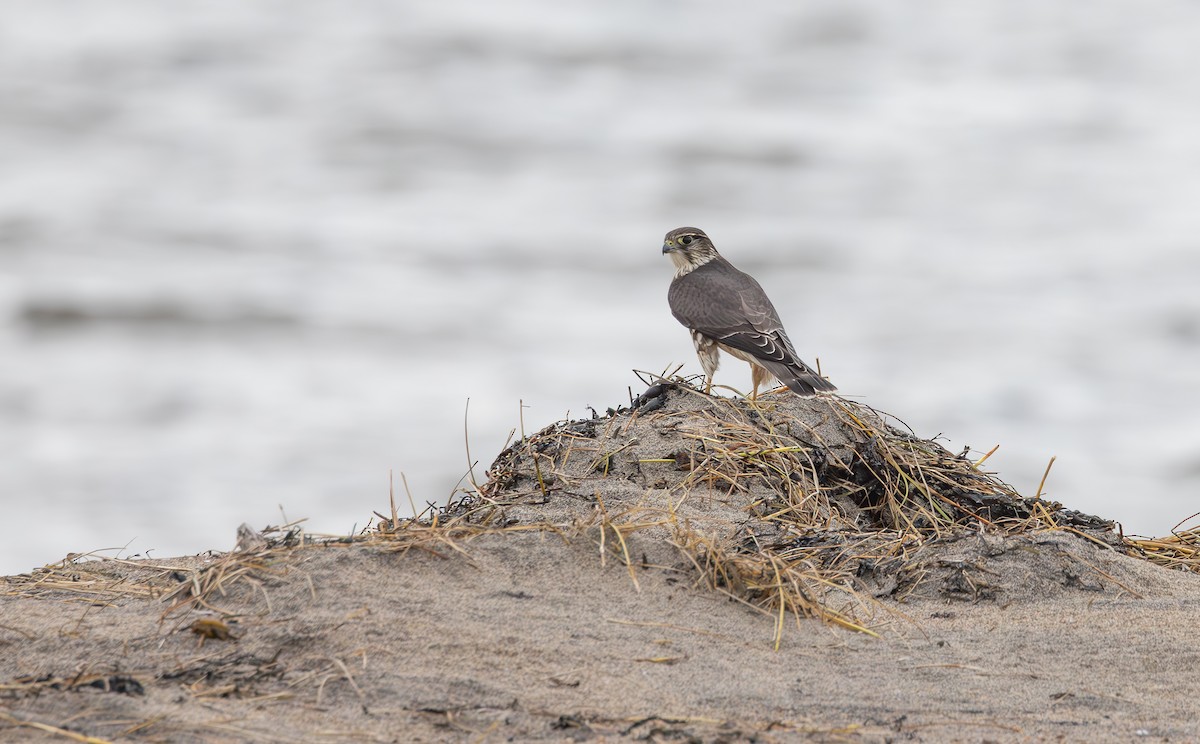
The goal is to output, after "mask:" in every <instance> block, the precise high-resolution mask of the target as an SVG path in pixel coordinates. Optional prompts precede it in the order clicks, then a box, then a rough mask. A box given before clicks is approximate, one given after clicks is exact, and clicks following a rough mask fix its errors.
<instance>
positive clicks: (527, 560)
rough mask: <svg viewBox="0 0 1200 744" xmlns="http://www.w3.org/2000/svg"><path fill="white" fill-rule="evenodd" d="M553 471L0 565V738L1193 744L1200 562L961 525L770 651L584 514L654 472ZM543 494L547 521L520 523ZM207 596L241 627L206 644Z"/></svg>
mask: <svg viewBox="0 0 1200 744" xmlns="http://www.w3.org/2000/svg"><path fill="white" fill-rule="evenodd" d="M675 405H676V406H677V407H676V408H675V409H674V410H675V412H676V413H678V412H679V411H680V410H681V409H680V408H678V402H676V404H675ZM670 410H671V407H670V406H668V407H667V408H666V409H664V411H665V412H666V413H668V414H669V413H670ZM660 413H661V412H660ZM797 415H798V414H797ZM646 418H647V420H652V421H657V424H658V425H659V429H661V430H662V431H663V432H665V431H667V428H665V427H663V426H662V424H663V423H664V421H665V420H666V419H664V418H662V417H659V418H657V419H656V418H655V417H652V416H647V417H646ZM625 423H630V422H625ZM623 430H624V433H623V434H618V433H616V432H611V433H610V434H611V437H612V438H613V440H614V442H613V444H612V448H615V447H623V446H625V445H626V444H628V442H627V441H626V442H624V443H622V441H623V440H621V437H623V436H627V435H629V434H630V431H631V430H630V427H629V426H624V425H623ZM660 433H661V432H660ZM643 434H644V435H645V433H643ZM596 436H597V437H598V438H603V436H609V434H605V435H599V434H598V435H596ZM647 436H648V435H647ZM664 436H666V435H665V434H664ZM655 446H657V444H656V445H655ZM628 450H629V448H628V447H627V448H626V450H623V451H626V452H628ZM660 454H661V453H660ZM567 459H569V458H567ZM585 459H587V460H588V461H589V462H588V463H587V464H588V465H590V464H591V460H593V459H594V458H593V457H592V456H591V455H589V456H588V457H587V458H585ZM560 462H562V463H565V462H566V460H562V461H560ZM645 467H649V466H647V465H645V464H643V468H645ZM552 470H553V469H552V468H551V467H549V466H548V467H547V469H546V471H545V473H544V475H545V476H546V477H547V479H548V480H549V479H550V478H551V476H553V477H554V478H555V479H556V482H558V483H559V484H560V485H559V488H560V490H558V491H554V490H552V489H550V490H547V491H546V492H544V493H542V494H541V495H540V498H541V499H542V500H545V501H546V503H544V504H537V503H524V504H522V505H519V506H517V507H514V508H512V509H509V510H508V511H506V512H505V516H504V518H503V519H502V520H501V522H502V523H503V524H504V526H506V527H507V529H505V530H504V531H502V532H493V533H487V534H480V535H477V536H475V537H469V536H468V534H467V533H463V534H461V535H459V536H458V538H457V540H456V542H455V543H454V545H453V546H451V545H450V543H448V542H444V541H443V542H439V541H438V540H437V539H435V538H432V537H429V536H426V537H425V538H422V539H420V540H396V539H392V538H388V537H387V536H377V537H375V538H371V539H368V540H365V541H362V542H357V543H353V544H326V545H311V546H303V547H295V546H293V547H285V546H276V547H272V548H266V549H259V550H257V552H246V553H241V554H237V553H234V554H226V555H225V556H223V557H216V558H207V559H202V558H187V559H172V560H156V561H131V562H123V561H114V560H100V561H81V562H77V563H67V564H64V565H62V566H59V567H58V568H54V569H48V570H46V571H42V572H38V573H35V574H34V575H32V576H21V577H9V578H7V579H2V580H0V740H4V741H68V740H71V738H69V737H75V739H76V740H83V738H82V737H85V736H86V737H93V738H94V739H93V740H100V741H103V740H109V741H127V740H129V741H171V742H176V741H178V742H234V741H380V742H388V741H396V742H408V741H430V742H432V741H507V740H511V741H529V740H538V741H624V740H646V741H706V742H707V741H810V740H811V741H871V742H875V741H879V742H883V741H980V742H982V741H997V742H1008V741H1080V742H1083V741H1088V742H1096V741H1100V742H1104V741H1113V742H1126V741H1174V742H1185V741H1197V740H1200V703H1198V702H1197V701H1198V700H1200V675H1197V673H1196V670H1197V669H1198V668H1200V623H1197V621H1196V618H1197V617H1200V576H1196V575H1194V574H1188V573H1183V572H1179V571H1172V570H1168V569H1165V568H1162V567H1159V566H1156V565H1154V564H1151V563H1149V562H1147V561H1145V560H1141V559H1137V558H1132V557H1129V556H1126V555H1122V554H1121V553H1120V552H1119V551H1117V550H1114V549H1113V548H1112V547H1111V546H1107V545H1103V544H1100V543H1099V542H1097V541H1095V540H1090V539H1085V538H1084V537H1081V536H1077V535H1075V534H1073V533H1070V532H1068V531H1064V530H1034V531H1027V532H1023V533H1021V534H1017V535H999V534H996V535H979V534H971V533H963V534H958V535H954V536H947V538H946V539H944V540H937V541H932V542H931V543H930V546H929V547H928V548H926V549H923V550H922V551H917V552H915V553H914V554H913V556H912V557H911V559H910V560H907V562H906V567H905V568H904V569H902V571H901V572H900V573H903V572H910V573H914V572H915V574H917V575H919V576H920V577H922V578H921V580H920V581H915V582H910V583H909V584H908V585H906V584H905V582H904V581H900V585H901V586H907V587H908V588H907V589H906V590H905V591H904V592H903V593H900V592H897V591H896V589H895V586H896V584H895V582H889V581H888V580H887V577H884V578H880V577H878V576H876V577H865V578H864V579H863V582H862V586H861V587H860V588H861V589H863V591H864V592H865V591H866V590H868V589H870V590H872V591H873V593H875V594H877V595H878V599H877V600H872V599H864V601H863V605H862V607H861V608H860V611H859V613H858V614H857V615H856V617H859V618H860V619H861V620H862V621H863V622H864V623H865V624H866V625H867V626H868V627H870V628H871V629H872V630H873V631H874V632H876V633H877V634H878V637H872V636H871V635H868V634H864V633H859V632H854V631H850V630H846V629H843V628H839V627H836V626H834V625H831V624H828V623H824V622H821V621H819V620H816V619H800V620H796V619H795V618H793V617H791V616H788V618H787V620H786V622H785V625H784V630H783V633H782V636H781V639H780V644H779V648H778V650H776V649H775V648H774V645H775V633H776V626H775V617H774V615H773V614H768V612H766V611H764V610H763V609H760V608H758V607H754V606H751V605H750V604H748V603H746V602H744V601H738V600H737V599H734V598H732V597H731V596H729V594H727V593H723V592H722V591H719V590H717V589H716V588H714V587H712V586H710V585H707V584H706V583H705V582H704V581H702V580H701V579H700V574H699V573H698V572H697V571H696V570H695V569H694V567H693V565H692V563H691V562H690V560H691V559H689V558H688V557H687V556H685V555H684V554H683V553H681V552H680V550H679V549H677V548H676V547H675V546H674V545H673V544H672V541H673V540H677V539H678V533H674V534H673V533H671V532H669V531H668V530H666V529H655V528H648V529H640V530H633V531H631V532H630V533H629V534H628V535H627V536H626V541H627V545H626V548H625V550H626V551H627V552H628V554H629V555H631V556H634V557H635V560H634V567H633V568H632V570H631V569H630V568H629V567H627V566H626V565H623V564H622V562H621V561H620V560H619V557H620V555H621V554H622V551H620V550H616V549H614V544H613V539H612V534H613V533H611V532H610V533H608V537H607V538H606V540H605V545H604V547H603V549H602V548H601V544H600V537H601V534H602V533H601V531H600V529H599V528H598V527H596V526H595V525H594V524H593V525H591V526H587V525H586V524H584V523H582V522H580V521H579V520H578V517H579V515H581V514H585V513H587V512H589V511H592V512H594V511H595V509H596V503H595V502H594V501H588V500H587V499H584V498H578V494H583V493H589V492H590V493H591V495H592V496H593V497H594V496H595V494H596V493H602V494H603V495H604V496H605V497H606V498H607V500H608V501H607V506H606V509H607V510H608V511H609V512H610V513H611V512H613V511H614V510H615V509H616V508H617V505H618V504H619V503H620V499H621V498H622V495H621V494H622V493H624V491H623V490H622V488H625V489H626V490H627V491H628V492H629V494H633V493H635V492H636V493H638V494H640V496H639V498H641V499H642V501H639V502H638V503H639V504H640V505H642V506H645V505H646V504H647V503H648V502H647V501H646V499H647V498H648V497H647V495H646V494H647V493H648V491H647V489H648V488H650V491H653V490H654V489H653V488H652V487H649V486H646V485H645V484H640V483H637V482H636V478H634V477H633V475H632V474H626V475H625V476H620V473H619V472H618V463H613V470H612V471H611V472H608V473H602V474H599V475H597V476H596V481H595V482H590V483H588V484H587V487H586V488H583V487H582V486H581V481H580V480H574V481H573V480H571V478H572V477H573V476H571V473H572V472H573V471H570V469H569V468H567V467H566V465H565V464H564V465H563V467H562V468H561V469H560V470H559V471H558V472H557V473H554V472H552ZM577 475H578V474H577ZM618 476H620V477H618ZM580 477H582V476H580ZM588 477H591V476H588ZM646 477H647V478H648V479H650V480H652V481H657V480H660V479H664V478H665V479H667V480H670V479H671V478H679V477H683V474H681V473H680V472H679V471H677V470H676V469H675V468H664V469H662V470H661V471H654V472H648V473H646ZM616 480H620V481H621V482H622V483H624V484H625V486H623V487H621V488H618V487H617V485H618V484H617V483H616ZM523 483H524V481H523V476H522V477H518V478H516V479H515V482H512V483H510V484H509V486H508V488H510V489H511V491H512V492H513V493H522V488H523V487H524V486H523ZM525 485H527V484H525ZM610 486H611V488H610ZM651 486H653V484H651ZM668 486H669V484H668ZM571 488H575V489H576V491H575V492H574V493H575V495H572V492H571ZM485 490H486V489H485ZM663 493H677V492H672V491H671V490H670V488H669V487H668V488H666V489H665V490H664V491H663ZM536 495H537V494H536V493H535V496H536ZM748 495H749V491H747V494H742V495H738V494H725V495H724V496H719V495H711V494H710V496H709V500H708V501H706V502H699V501H698V502H697V504H698V505H697V506H696V513H697V514H700V513H701V512H706V513H708V514H709V517H708V518H707V521H706V520H705V519H701V518H699V517H697V523H698V524H700V525H701V526H702V528H703V529H707V530H712V531H713V532H714V533H718V532H720V531H721V524H722V519H728V518H731V517H730V515H736V514H741V515H742V516H743V517H744V515H745V506H744V505H740V506H739V504H740V501H739V499H741V498H742V496H748ZM533 500H534V501H537V499H536V498H535V499H533ZM526 501H527V502H528V501H529V500H528V499H527V500H526ZM539 510H540V512H541V514H542V517H545V521H548V522H552V523H554V524H558V525H559V526H560V530H559V531H558V532H554V531H546V530H545V529H542V530H532V529H531V530H527V531H520V530H519V529H518V528H520V527H522V526H528V525H532V523H533V522H535V521H538V520H537V519H536V518H535V516H536V515H538V514H539ZM723 510H726V511H728V512H729V514H726V515H725V516H722V513H723ZM572 512H576V514H575V519H576V521H575V522H572V517H571V514H572ZM743 521H744V519H743ZM743 526H744V525H743ZM430 534H432V533H430ZM405 546H407V547H408V550H406V551H400V550H398V549H397V548H400V547H405ZM643 556H644V558H643ZM631 573H632V575H631ZM215 576H223V577H224V578H223V579H222V580H221V581H220V582H219V586H214V587H212V588H210V589H208V590H206V591H202V592H200V593H199V594H200V596H202V597H203V602H202V603H195V602H193V603H192V604H190V605H187V606H175V605H176V604H177V602H178V600H180V599H186V598H187V596H188V595H187V593H186V592H184V593H179V592H180V587H185V588H186V586H187V585H190V584H191V583H192V582H200V581H204V580H213V579H214V577H215ZM634 577H636V584H635V581H634ZM964 580H965V581H967V582H968V583H969V584H970V586H971V587H972V588H971V590H970V591H964V590H963V581H964ZM172 593H174V594H172ZM173 607H174V609H173V611H171V612H168V610H171V609H172V608H173ZM204 618H211V619H217V618H219V619H221V621H222V622H224V623H225V624H226V626H227V627H228V628H229V629H230V630H231V632H232V637H231V638H226V639H221V638H210V639H207V640H203V641H202V640H201V637H200V636H199V635H198V634H197V633H195V632H193V630H192V628H193V626H194V623H195V622H196V621H197V620H198V619H204Z"/></svg>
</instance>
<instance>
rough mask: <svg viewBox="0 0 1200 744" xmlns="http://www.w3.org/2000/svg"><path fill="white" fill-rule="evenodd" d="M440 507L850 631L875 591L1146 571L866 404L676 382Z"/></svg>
mask: <svg viewBox="0 0 1200 744" xmlns="http://www.w3.org/2000/svg"><path fill="white" fill-rule="evenodd" d="M442 517H443V519H451V520H454V521H455V522H456V523H459V524H464V525H467V524H469V525H478V526H494V525H503V526H506V527H512V526H514V525H527V526H532V527H543V528H554V529H558V530H563V531H567V532H574V533H578V532H586V531H587V529H588V528H593V529H594V530H595V531H597V532H598V534H599V535H600V536H601V537H602V538H603V537H607V538H608V540H607V544H608V546H610V547H611V548H612V550H613V552H614V553H615V554H616V555H617V557H618V558H619V559H622V560H625V561H626V562H630V563H640V564H641V565H647V564H655V565H670V566H674V567H679V565H680V561H681V560H682V561H683V562H684V563H690V564H692V566H694V567H695V568H696V569H698V570H699V573H700V574H701V575H702V576H703V577H704V578H705V580H706V581H707V583H708V584H709V585H710V586H711V587H713V588H718V589H723V590H725V591H728V592H730V593H731V594H733V595H735V596H737V597H739V598H741V599H745V600H747V601H750V602H752V603H754V604H756V605H758V606H761V607H765V608H779V607H783V608H785V609H786V610H788V611H791V612H795V613H798V614H801V615H809V616H816V617H821V618H823V619H826V620H830V621H833V622H835V623H838V624H841V625H844V626H847V627H855V628H866V627H867V625H868V623H869V618H871V617H872V616H874V615H875V614H876V613H877V611H878V609H879V608H880V605H879V603H878V602H877V601H876V600H879V599H885V598H886V599H889V600H899V601H908V600H912V599H914V598H917V597H927V598H951V599H966V600H970V601H980V600H1001V601H1019V600H1028V599H1034V598H1040V597H1048V596H1054V595H1055V594H1056V593H1058V592H1062V591H1085V592H1098V593H1101V594H1112V593H1117V594H1120V593H1122V592H1130V591H1132V590H1131V589H1130V588H1129V586H1130V584H1137V585H1139V586H1142V587H1145V586H1147V584H1151V585H1152V584H1154V576H1156V575H1157V574H1158V572H1157V571H1154V570H1153V569H1152V568H1150V567H1147V566H1144V565H1140V564H1138V563H1136V562H1130V561H1127V560H1124V559H1123V557H1122V555H1121V554H1122V553H1125V552H1127V550H1126V547H1127V546H1125V544H1124V543H1123V541H1122V539H1121V538H1120V537H1119V536H1118V535H1117V534H1116V533H1115V532H1114V531H1113V528H1114V525H1113V523H1111V522H1109V521H1106V520H1103V519H1100V518H1098V517H1093V516H1089V515H1086V514H1081V513H1078V512H1074V511H1071V510H1068V509H1066V508H1064V507H1063V506H1062V505H1061V504H1058V503H1055V502H1050V501H1046V500H1042V499H1037V498H1032V499H1026V498H1023V497H1021V496H1020V495H1019V494H1018V493H1017V492H1016V491H1015V490H1013V489H1012V487H1010V486H1009V485H1007V484H1006V483H1004V482H1002V481H1000V480H999V479H998V478H997V477H996V476H995V475H994V474H991V473H988V472H985V471H983V470H982V469H981V468H980V467H979V465H977V464H976V463H975V462H972V461H971V460H969V459H967V458H965V457H964V456H961V455H955V454H952V453H950V452H948V451H947V450H946V449H945V448H943V447H941V446H940V445H939V444H937V443H936V442H933V441H928V440H923V439H920V438H918V437H916V436H914V435H913V434H912V433H911V432H909V431H906V430H905V429H902V428H900V427H898V426H896V425H894V424H891V423H889V422H887V421H886V420H885V419H884V417H883V416H881V415H880V414H878V413H877V412H875V411H874V410H872V409H870V408H869V407H867V406H864V405H861V404H857V403H854V402H851V401H848V400H845V399H842V398H838V397H832V396H829V397H816V398H800V397H797V396H794V395H791V394H789V393H786V392H784V393H782V394H777V395H770V396H766V397H764V398H760V399H759V400H758V401H756V402H755V401H749V400H744V399H727V398H716V397H710V396H707V395H704V394H703V393H701V392H699V391H697V390H695V389H693V388H692V387H690V386H688V385H687V384H686V383H684V382H683V381H662V382H660V383H658V384H655V385H652V386H651V387H650V388H649V389H648V390H647V391H646V392H645V393H644V394H642V395H641V396H639V397H638V398H637V399H635V400H634V401H633V402H632V405H631V406H630V407H629V408H623V409H620V410H612V409H610V410H609V412H608V415H606V416H604V417H600V416H598V415H597V416H595V417H594V418H591V419H584V420H578V421H564V422H560V423H558V424H555V425H553V426H550V427H547V428H546V429H543V430H542V431H539V432H538V433H537V434H534V435H533V436H530V437H528V438H525V439H523V440H522V441H520V442H517V443H516V444H514V445H512V446H511V447H509V448H508V449H507V450H505V451H504V452H503V453H501V455H500V456H499V458H497V460H496V462H495V463H494V464H493V465H492V467H491V468H490V469H489V471H488V480H487V482H486V483H485V484H483V485H482V486H480V487H479V488H478V490H477V491H475V492H474V493H472V494H469V495H468V496H467V497H466V498H464V499H463V500H462V501H460V502H458V503H456V504H454V505H452V506H451V507H450V508H449V509H448V510H447V511H446V512H445V513H444V514H443V515H442ZM781 629H782V625H780V630H781Z"/></svg>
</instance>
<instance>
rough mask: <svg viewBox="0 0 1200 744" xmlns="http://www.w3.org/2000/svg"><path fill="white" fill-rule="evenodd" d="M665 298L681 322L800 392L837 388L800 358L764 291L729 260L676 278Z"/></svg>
mask: <svg viewBox="0 0 1200 744" xmlns="http://www.w3.org/2000/svg"><path fill="white" fill-rule="evenodd" d="M667 299H668V301H669V303H670V305H671V312H672V313H673V314H674V315H675V318H676V319H677V320H679V322H680V323H682V324H683V325H685V326H686V327H688V328H690V329H692V330H693V331H696V332H698V333H700V334H702V335H704V336H707V337H708V338H711V339H714V340H716V341H719V342H720V343H721V344H723V345H724V346H728V347H730V348H733V349H737V350H738V351H741V352H744V353H745V354H747V355H748V356H750V357H753V358H754V359H755V360H757V361H758V362H759V364H760V365H761V366H763V367H764V368H766V369H767V370H768V371H769V372H770V373H771V374H773V375H775V377H776V378H778V379H779V381H780V382H782V383H783V384H785V385H787V386H788V387H789V388H791V389H792V390H794V391H795V392H797V393H799V394H800V395H811V394H812V393H813V392H814V391H817V390H830V391H831V390H837V388H836V387H835V386H834V385H833V383H831V382H829V380H826V379H825V378H824V377H821V376H820V375H818V374H817V373H816V372H815V371H814V370H813V369H812V368H811V367H809V366H808V365H807V364H805V363H804V362H802V361H800V358H799V357H797V356H796V350H795V349H794V348H793V347H792V342H791V341H790V340H789V339H788V337H787V333H785V332H784V330H783V323H782V322H781V321H780V320H779V313H778V312H776V311H775V306H774V305H772V304H771V300H770V299H768V298H767V293H766V292H764V291H763V288H762V287H761V286H760V285H759V283H758V282H757V281H755V279H754V277H752V276H750V275H749V274H744V273H742V272H740V271H738V270H737V269H735V268H734V267H733V266H732V265H731V264H730V263H729V262H728V261H725V260H724V259H717V260H714V261H710V262H709V263H706V264H705V265H703V266H701V267H699V268H697V269H695V270H693V271H691V272H689V273H687V274H684V275H683V276H681V277H678V278H677V279H676V280H675V281H673V282H671V289H670V291H669V292H668V295H667Z"/></svg>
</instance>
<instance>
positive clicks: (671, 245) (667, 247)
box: [663, 240, 678, 256]
mask: <svg viewBox="0 0 1200 744" xmlns="http://www.w3.org/2000/svg"><path fill="white" fill-rule="evenodd" d="M676 249H678V246H677V245H675V241H673V240H668V241H667V242H665V243H663V255H664V256H665V255H666V254H668V253H670V252H671V251H673V250H676Z"/></svg>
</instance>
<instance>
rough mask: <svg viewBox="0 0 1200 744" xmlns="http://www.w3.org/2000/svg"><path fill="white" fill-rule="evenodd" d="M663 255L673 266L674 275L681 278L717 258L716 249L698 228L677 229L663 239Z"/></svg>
mask: <svg viewBox="0 0 1200 744" xmlns="http://www.w3.org/2000/svg"><path fill="white" fill-rule="evenodd" d="M662 252H663V255H666V256H670V257H671V262H672V263H674V264H675V275H676V276H682V275H684V274H686V273H688V272H689V271H691V270H693V269H698V268H700V267H701V266H703V265H704V264H706V263H708V262H709V261H711V260H713V259H714V258H716V257H717V255H718V254H717V249H716V247H715V246H714V245H713V243H712V241H711V240H709V239H708V236H707V235H705V234H704V231H703V230H701V229H700V228H698V227H677V228H675V229H674V230H672V231H671V232H669V233H667V236H666V237H665V238H663V247H662Z"/></svg>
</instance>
